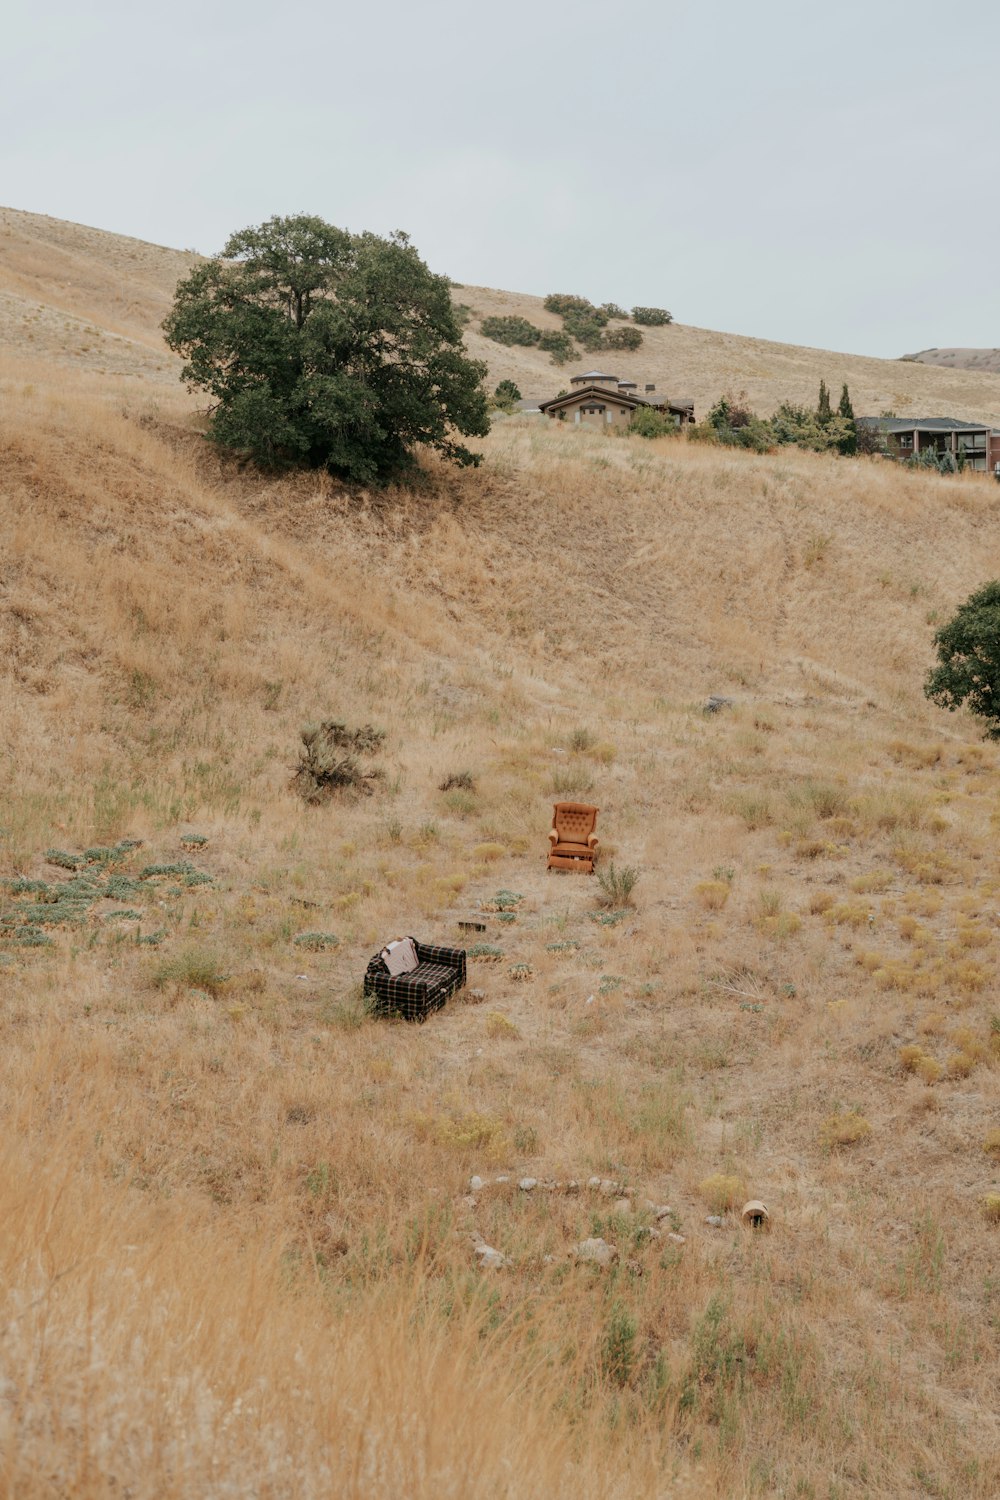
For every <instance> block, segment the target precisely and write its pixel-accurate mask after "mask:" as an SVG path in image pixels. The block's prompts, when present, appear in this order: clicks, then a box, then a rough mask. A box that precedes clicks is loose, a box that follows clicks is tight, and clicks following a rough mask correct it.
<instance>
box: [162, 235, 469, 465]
mask: <svg viewBox="0 0 1000 1500" xmlns="http://www.w3.org/2000/svg"><path fill="white" fill-rule="evenodd" d="M163 327H164V332H165V334H166V338H167V343H168V344H169V345H170V347H171V348H172V349H174V350H176V351H177V352H178V353H180V354H181V355H182V356H183V357H184V360H185V365H184V369H183V372H182V378H183V379H184V380H185V381H186V382H187V383H188V384H189V385H190V386H192V387H197V388H200V389H204V390H207V391H209V392H210V393H211V396H212V398H213V406H212V408H211V414H210V415H211V432H212V436H213V437H214V438H215V440H216V441H217V442H219V443H222V444H224V445H225V446H227V447H230V448H234V449H237V450H239V451H241V452H243V453H245V454H246V455H248V456H249V457H251V458H253V459H254V460H256V461H257V462H258V463H262V464H267V465H280V464H289V463H293V464H305V465H310V466H312V467H317V468H318V467H323V468H327V469H330V470H331V471H333V472H335V473H338V474H342V475H344V476H345V477H347V478H349V479H352V480H355V481H358V482H361V483H371V482H379V481H383V480H386V479H389V478H391V477H392V476H393V475H395V474H398V473H399V472H400V471H401V470H402V469H404V468H405V467H406V466H407V465H408V464H409V463H410V462H412V458H413V450H414V448H415V447H416V446H417V445H418V444H426V445H427V446H429V447H431V448H433V449H436V450H437V451H438V452H439V453H442V454H444V456H445V457H447V458H449V459H452V460H454V461H455V462H456V463H459V464H475V463H478V461H479V458H478V455H477V454H475V453H473V452H472V451H470V450H469V449H468V448H466V447H464V446H463V445H462V444H461V443H460V442H458V441H457V440H456V435H461V436H466V437H481V436H483V435H484V434H485V433H486V432H487V431H488V430H489V418H488V415H487V400H486V394H485V391H484V389H483V385H482V380H483V376H484V374H485V370H486V367H485V365H484V364H482V363H480V362H478V361H476V360H471V359H469V358H468V357H467V356H466V354H465V351H464V348H463V346H462V336H461V332H460V330H459V327H458V324H457V322H456V320H455V315H454V312H453V309H452V302H451V295H450V290H449V283H448V280H447V278H446V277H444V276H436V275H434V274H433V273H432V272H431V271H430V270H429V269H428V267H427V266H426V264H425V263H424V261H423V260H421V258H420V256H419V255H418V254H417V251H416V250H415V249H414V247H413V246H412V245H411V244H410V242H409V239H408V238H407V236H406V235H405V234H394V235H392V236H391V237H390V238H388V239H384V238H382V237H380V236H379V235H375V234H351V233H349V232H348V231H347V230H344V229H337V228H335V227H334V226H333V225H332V224H327V223H325V222H324V221H323V220H322V219H319V218H314V217H311V216H309V215H305V214H298V215H294V216H292V217H289V218H280V217H277V218H273V219H269V220H268V221H267V223H266V224H261V225H259V226H257V227H254V228H250V229H243V230H240V231H239V232H238V233H237V234H234V235H232V236H231V237H230V238H229V240H228V242H227V243H226V245H225V247H224V249H223V251H222V254H221V255H218V256H215V257H214V258H213V259H211V260H208V261H205V262H203V263H202V264H201V265H199V266H198V267H197V268H196V269H195V270H194V271H193V272H192V274H191V275H190V276H189V277H188V278H187V279H186V280H185V281H182V282H181V283H180V284H179V285H178V287H177V291H176V293H175V297H174V305H173V308H172V309H171V311H170V313H169V315H168V317H167V318H166V320H165V322H164V325H163Z"/></svg>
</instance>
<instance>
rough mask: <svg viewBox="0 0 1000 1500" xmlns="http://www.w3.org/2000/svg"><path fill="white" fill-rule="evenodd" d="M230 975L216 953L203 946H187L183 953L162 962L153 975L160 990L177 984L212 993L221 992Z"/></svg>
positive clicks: (154, 982) (217, 993)
mask: <svg viewBox="0 0 1000 1500" xmlns="http://www.w3.org/2000/svg"><path fill="white" fill-rule="evenodd" d="M228 977H229V976H228V975H227V974H226V973H225V972H224V970H223V968H222V966H221V964H220V962H219V959H218V957H217V956H216V954H214V953H212V952H210V951H208V950H207V949H203V948H186V949H185V950H184V951H183V953H178V954H176V955H175V957H173V958H168V959H167V960H166V961H165V962H164V963H162V964H160V965H159V966H158V967H157V968H156V969H155V970H154V971H153V976H152V978H153V984H154V985H155V986H156V988H157V989H158V990H162V989H166V988H167V986H168V985H177V986H179V987H182V988H184V989H192V990H206V991H207V992H208V994H210V995H219V994H221V992H222V990H223V988H224V987H225V984H226V981H227V979H228Z"/></svg>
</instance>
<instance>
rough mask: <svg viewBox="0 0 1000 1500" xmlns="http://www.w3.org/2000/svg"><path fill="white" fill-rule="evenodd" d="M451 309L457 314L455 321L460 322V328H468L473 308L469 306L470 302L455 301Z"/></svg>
mask: <svg viewBox="0 0 1000 1500" xmlns="http://www.w3.org/2000/svg"><path fill="white" fill-rule="evenodd" d="M451 310H452V312H453V314H454V316H455V322H456V323H457V324H458V326H459V328H460V329H462V328H467V327H468V325H469V319H470V318H471V317H472V308H471V307H470V306H469V304H468V303H467V302H453V303H452V304H451Z"/></svg>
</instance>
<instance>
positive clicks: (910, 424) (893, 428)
mask: <svg viewBox="0 0 1000 1500" xmlns="http://www.w3.org/2000/svg"><path fill="white" fill-rule="evenodd" d="M856 420H857V421H859V422H862V423H864V425H865V426H866V427H879V428H881V430H882V431H883V432H890V433H897V432H989V430H990V429H989V428H988V427H986V426H984V424H983V423H982V422H959V421H957V420H956V418H955V417H858V418H857V419H856Z"/></svg>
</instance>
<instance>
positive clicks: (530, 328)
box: [479, 317, 542, 347]
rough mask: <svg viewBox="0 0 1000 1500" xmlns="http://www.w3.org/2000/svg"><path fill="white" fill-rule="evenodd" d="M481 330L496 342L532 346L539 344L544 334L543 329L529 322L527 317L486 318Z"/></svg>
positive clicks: (480, 326) (485, 336)
mask: <svg viewBox="0 0 1000 1500" xmlns="http://www.w3.org/2000/svg"><path fill="white" fill-rule="evenodd" d="M479 331H480V333H481V334H482V335H483V337H484V338H487V339H492V340H493V342H494V343H496V344H510V345H513V344H522V345H524V346H526V347H527V346H530V345H532V344H537V343H538V340H539V339H540V338H541V336H542V330H541V329H540V328H536V327H535V325H534V323H529V322H528V320H527V318H516V317H511V318H498V317H491V318H484V319H483V321H482V322H481V323H480V325H479Z"/></svg>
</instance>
